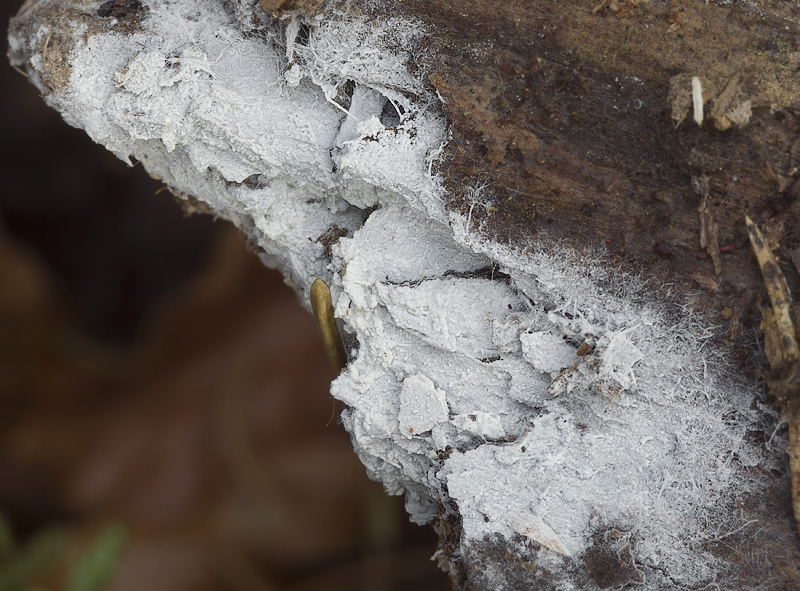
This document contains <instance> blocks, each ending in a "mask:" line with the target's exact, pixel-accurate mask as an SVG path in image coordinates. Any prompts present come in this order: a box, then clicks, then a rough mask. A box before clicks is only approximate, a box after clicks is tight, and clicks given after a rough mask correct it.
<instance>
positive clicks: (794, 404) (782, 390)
mask: <svg viewBox="0 0 800 591" xmlns="http://www.w3.org/2000/svg"><path fill="white" fill-rule="evenodd" d="M790 189H791V190H793V191H795V193H796V191H797V190H798V189H800V183H798V181H795V182H794V183H792V185H791V186H790ZM788 192H789V191H787V193H788ZM745 221H746V223H747V233H748V234H749V236H750V242H751V243H752V245H753V251H754V252H755V254H756V259H757V260H758V265H759V267H761V273H762V275H763V276H764V284H765V285H766V287H767V293H768V294H769V300H770V309H769V310H766V309H763V308H762V310H761V314H762V316H763V317H764V320H763V322H762V323H761V328H762V330H763V331H764V351H765V353H766V356H767V361H769V365H770V368H771V370H772V371H771V375H769V376H768V377H767V384H768V385H769V389H770V393H771V394H772V395H773V397H774V398H775V402H776V403H777V404H778V405H779V406H780V409H781V414H782V415H783V419H784V420H785V421H786V422H787V423H789V474H790V478H791V484H792V510H793V512H794V519H795V522H796V526H797V532H798V533H800V349H798V346H797V338H796V336H795V327H794V323H793V322H792V317H791V304H792V296H791V293H790V292H789V287H788V286H787V285H786V279H784V277H783V273H782V272H781V269H780V267H779V266H778V261H777V260H776V259H775V255H773V254H772V251H771V250H770V248H769V245H768V244H767V241H766V240H764V237H763V236H762V235H761V232H760V231H759V229H758V226H757V225H756V224H755V223H754V222H753V220H751V219H750V218H749V217H745Z"/></svg>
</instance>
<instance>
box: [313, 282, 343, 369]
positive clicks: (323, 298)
mask: <svg viewBox="0 0 800 591" xmlns="http://www.w3.org/2000/svg"><path fill="white" fill-rule="evenodd" d="M311 310H312V311H313V312H314V319H315V320H316V321H317V328H318V329H319V336H320V337H322V346H323V347H324V349H325V354H326V355H327V356H328V359H329V360H330V362H331V365H332V366H333V367H334V369H335V370H336V371H337V373H338V372H341V371H342V370H343V369H344V366H345V365H347V354H346V353H345V350H344V342H343V341H342V335H341V334H340V333H339V326H338V325H337V324H336V318H335V317H334V315H333V303H332V302H331V290H330V289H329V288H328V284H327V283H325V282H324V281H323V280H322V279H317V280H316V281H315V282H314V283H313V285H312V286H311Z"/></svg>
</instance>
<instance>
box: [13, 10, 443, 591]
mask: <svg viewBox="0 0 800 591" xmlns="http://www.w3.org/2000/svg"><path fill="white" fill-rule="evenodd" d="M21 3H22V0H12V1H11V2H10V3H8V2H7V3H3V6H2V7H0V11H2V12H0V16H1V17H2V22H3V23H5V24H6V25H7V23H8V18H9V16H10V14H13V13H14V12H15V11H16V10H17V8H18V7H19V5H21ZM6 25H4V29H5V26H6ZM0 88H2V89H3V90H2V94H1V95H0V97H1V99H0V100H2V101H3V104H2V110H1V115H0V116H1V117H2V124H1V126H0V129H2V136H0V137H1V138H2V144H0V145H1V146H2V159H1V160H0V517H2V519H3V520H4V521H5V522H6V523H7V524H9V526H10V530H11V532H10V534H12V535H13V538H15V540H14V542H13V544H14V547H13V548H12V547H11V546H10V544H11V542H10V541H9V536H8V535H6V536H5V538H4V537H3V535H0V591H6V589H12V588H14V586H15V585H20V584H21V583H20V581H22V580H23V579H24V580H25V581H27V582H26V583H25V585H28V587H25V586H23V587H22V588H30V586H31V585H33V584H34V583H38V584H42V585H44V588H47V589H77V588H81V589H87V590H89V591H90V587H91V586H86V585H84V586H83V587H81V585H80V584H78V583H75V573H74V572H73V570H74V569H73V566H74V564H75V563H77V562H80V560H83V559H82V558H81V557H85V556H86V552H87V551H88V550H87V549H89V550H91V549H92V548H95V547H97V539H98V536H101V534H102V532H103V531H108V529H107V528H108V527H109V524H116V526H115V527H116V529H115V530H114V531H117V532H122V533H121V534H120V536H119V537H118V540H121V542H120V544H119V545H118V547H116V548H117V549H116V550H114V551H109V552H106V554H107V555H108V556H106V562H107V563H108V564H105V563H102V561H101V560H100V559H93V560H94V563H92V564H94V566H93V567H92V568H95V570H96V571H98V572H100V571H102V570H103V568H100V567H101V566H102V567H104V568H105V570H106V571H107V572H108V573H110V574H109V575H108V576H107V577H105V581H106V582H102V581H101V583H98V584H97V586H98V588H107V589H112V590H114V591H122V590H126V591H127V590H139V589H148V590H153V591H167V590H170V591H172V590H176V591H177V590H183V589H192V590H196V589H199V590H205V589H208V590H217V589H219V590H228V589H231V590H234V589H241V590H250V589H253V590H271V589H297V590H299V589H309V590H311V589H321V590H326V589H354V590H359V589H364V590H367V589H370V590H372V589H374V590H393V589H419V590H423V591H424V590H426V589H431V590H434V589H446V588H448V585H447V581H446V577H445V575H444V574H443V573H441V572H440V571H439V570H438V569H437V567H436V566H435V565H434V564H433V563H432V562H430V561H429V558H430V556H431V555H432V554H433V552H434V550H435V544H436V539H435V535H434V534H433V532H432V530H431V529H430V528H420V527H417V526H414V525H412V524H409V523H408V519H407V517H406V515H405V512H404V511H403V508H402V501H401V499H399V498H389V497H386V496H385V495H384V494H383V492H382V488H381V486H380V485H377V484H375V483H372V482H370V481H369V480H368V479H367V478H366V476H365V473H364V469H363V467H362V466H361V464H360V463H359V462H358V460H357V458H356V456H355V454H354V453H353V451H352V449H351V446H350V441H349V437H348V436H347V434H346V433H345V432H344V430H343V428H342V427H341V425H339V423H338V420H337V419H338V412H339V410H340V408H339V407H338V406H337V405H335V404H334V401H333V399H332V398H331V397H330V395H329V393H328V384H329V382H330V380H331V379H332V378H333V377H334V376H333V372H332V370H331V369H330V367H329V366H328V364H327V360H326V358H325V355H324V353H323V352H322V348H321V345H320V343H319V339H318V336H317V333H316V328H315V326H314V323H313V320H312V318H311V316H310V315H309V314H308V313H307V312H306V311H305V310H303V309H302V308H301V307H300V306H299V304H298V303H297V300H296V297H295V295H294V293H293V292H291V291H290V290H289V289H288V288H287V287H285V286H284V285H283V283H282V280H281V277H280V276H279V275H278V274H277V273H276V272H275V271H271V270H268V269H266V268H264V267H263V266H262V265H261V263H260V262H259V261H258V259H257V258H256V257H255V256H254V255H252V254H250V253H248V252H247V251H246V249H245V245H244V241H243V240H242V239H241V237H240V236H238V234H237V233H236V231H235V230H234V229H233V228H232V227H231V226H230V225H229V224H227V223H226V222H222V221H214V220H213V219H212V218H211V217H208V216H192V217H185V216H184V215H183V212H182V210H181V207H180V206H179V205H178V204H177V203H176V202H175V200H174V199H173V198H172V196H171V195H170V194H169V193H168V192H167V191H163V190H161V186H160V185H159V183H157V182H155V181H153V180H151V179H150V178H149V177H148V176H147V175H146V174H145V172H144V171H143V170H142V169H141V167H139V166H137V167H135V168H133V169H131V168H128V167H127V166H125V165H124V164H123V163H122V162H120V161H118V160H116V159H115V158H114V157H113V156H112V155H111V154H110V153H108V152H107V151H106V150H105V149H104V148H102V147H100V146H98V145H95V144H93V143H92V142H91V140H89V138H88V137H87V136H86V135H85V134H84V133H83V132H82V131H79V130H76V129H73V128H70V127H68V126H67V125H66V124H65V123H64V122H63V121H62V120H61V118H60V116H59V115H58V114H57V113H56V112H55V111H53V110H51V109H49V108H48V107H46V106H45V104H44V101H43V100H42V99H41V98H40V97H39V96H38V91H37V90H36V89H35V88H34V87H33V86H32V85H31V84H29V83H28V82H27V81H26V79H25V78H24V77H23V76H22V75H21V74H19V73H17V72H15V71H13V69H12V68H11V67H10V66H9V65H8V63H7V61H6V60H5V59H4V60H2V64H1V65H0ZM51 531H58V532H60V533H59V535H61V538H60V539H61V545H58V546H57V549H56V550H55V551H54V552H53V553H52V554H53V556H54V558H52V557H51V559H49V560H41V561H39V562H40V564H39V563H37V564H36V565H35V567H32V568H27V567H26V568H27V570H26V571H25V573H26V574H24V576H22V575H20V578H18V579H14V578H13V577H9V576H8V573H10V572H11V571H12V570H14V569H17V570H18V571H19V570H20V568H21V567H20V566H19V565H20V563H21V561H22V558H20V557H21V556H28V558H30V556H31V555H32V552H27V554H26V550H25V549H26V548H27V549H30V548H32V547H33V546H34V545H35V544H36V543H37V540H39V541H41V540H42V539H43V537H42V536H43V535H46V534H47V533H48V532H51ZM7 533H9V532H7ZM4 539H5V541H4ZM40 546H41V544H40ZM101 554H102V552H101ZM92 556H94V555H92ZM84 562H85V561H84ZM89 562H91V560H90V561H89ZM101 563H102V564H101ZM98 565H100V566H98ZM23 570H24V569H23ZM4 572H5V573H6V576H5V578H3V573H4ZM20 572H21V571H20ZM101 578H103V577H101ZM15 580H16V582H14V581H15ZM95 582H96V581H95ZM96 583H97V582H96Z"/></svg>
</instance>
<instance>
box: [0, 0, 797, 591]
mask: <svg viewBox="0 0 800 591" xmlns="http://www.w3.org/2000/svg"><path fill="white" fill-rule="evenodd" d="M285 16H286V18H284V20H273V19H272V18H271V17H270V16H269V15H267V14H266V13H265V12H264V11H263V9H262V8H261V6H260V5H256V4H255V3H254V2H245V1H237V2H234V3H221V2H217V1H214V0H171V1H167V0H147V1H144V2H141V3H140V2H120V3H117V4H114V5H113V6H112V7H111V8H109V9H108V10H107V14H105V15H104V16H100V15H98V3H92V2H81V1H77V0H75V1H73V2H59V3H50V2H46V1H44V0H39V1H38V2H29V3H28V4H26V6H25V8H23V10H22V12H21V13H20V15H19V16H18V17H17V19H15V20H14V21H13V22H12V26H11V30H10V56H11V60H12V63H14V64H15V65H17V66H19V67H22V68H25V69H26V71H27V72H28V73H29V74H30V76H31V80H32V81H33V82H34V83H35V84H36V85H37V86H38V87H39V88H40V89H41V90H42V92H43V95H44V97H45V99H46V100H47V101H48V103H49V104H50V105H52V106H53V107H54V108H56V109H58V110H59V111H60V112H61V113H62V114H63V116H64V118H65V119H66V121H67V122H68V123H70V124H71V125H74V126H77V127H81V128H83V129H85V130H86V132H87V133H88V134H89V135H90V136H91V137H92V138H93V139H94V140H95V141H97V142H99V143H102V144H103V145H105V146H106V147H107V148H108V149H109V150H111V151H112V152H114V153H115V154H116V155H117V156H119V157H120V158H121V159H123V160H125V161H128V162H132V161H133V160H134V159H135V160H137V161H139V162H141V163H142V164H143V166H144V167H145V168H146V169H147V170H148V171H149V172H150V173H151V174H152V175H155V176H157V177H159V178H161V179H162V180H163V181H164V182H165V183H166V184H167V185H168V186H169V187H170V188H171V189H172V190H173V192H175V193H176V194H178V195H182V196H192V197H194V198H196V199H198V200H200V201H202V202H204V203H206V204H207V205H208V206H209V207H210V209H211V210H212V211H213V212H214V213H215V215H218V216H220V217H223V218H225V219H228V220H231V221H232V222H233V223H235V224H236V225H237V226H239V227H240V228H241V229H242V230H243V231H244V232H246V233H247V234H248V235H249V236H250V237H251V238H253V239H254V240H255V241H256V242H257V244H258V246H259V247H260V249H261V250H262V259H263V260H264V262H265V263H266V264H268V265H270V266H273V267H276V268H278V269H280V270H281V272H282V273H283V274H284V276H285V277H286V280H287V282H289V283H290V284H291V285H293V286H294V287H295V289H296V290H297V291H298V293H299V294H301V295H302V298H303V301H304V303H305V304H306V305H307V297H306V296H305V294H306V293H307V292H308V288H309V287H310V285H311V283H312V282H313V280H314V279H316V278H317V277H322V278H324V279H325V280H326V282H327V283H328V284H329V285H330V286H331V291H332V295H333V302H334V305H335V312H336V316H337V318H338V319H339V321H340V323H341V327H342V329H343V332H344V334H345V338H346V340H347V341H348V342H349V343H350V347H349V352H348V354H349V364H348V366H347V367H346V368H345V370H344V371H343V372H342V374H341V375H340V376H339V377H338V378H337V380H336V381H335V382H334V383H333V385H332V393H333V395H334V396H335V397H337V398H338V399H340V400H342V401H344V402H345V403H346V404H347V409H346V410H345V411H344V413H343V415H342V420H343V423H344V425H345V426H346V428H347V429H348V430H349V432H350V433H351V435H352V438H353V443H354V447H355V450H356V452H357V453H358V454H359V457H360V458H361V459H362V461H363V462H364V464H365V466H366V468H367V470H368V472H369V474H370V476H371V477H373V478H374V479H376V480H379V481H381V482H383V484H384V485H385V487H386V488H387V491H388V492H389V493H390V494H405V495H406V506H407V508H408V511H409V514H410V516H411V518H412V520H414V521H416V522H418V523H433V524H434V525H436V527H438V528H439V529H440V530H441V532H442V544H441V548H440V549H439V552H438V558H439V561H440V564H441V565H442V567H443V568H445V569H447V570H449V572H450V573H451V575H452V579H453V581H454V584H455V585H456V586H459V587H462V588H475V589H479V588H480V589H503V588H508V589H514V588H520V585H522V586H525V587H533V586H534V585H536V588H543V589H565V590H566V589H598V588H609V587H619V586H623V585H637V586H639V588H642V589H653V590H656V589H667V588H675V589H699V588H704V587H708V586H709V585H711V586H713V585H715V584H720V585H721V583H719V582H720V581H728V582H730V581H736V580H737V577H738V574H737V572H734V570H732V567H731V560H730V556H731V553H734V554H735V555H736V556H737V560H739V561H741V560H743V559H742V558H741V557H742V556H745V555H746V556H748V557H749V558H747V560H750V561H751V562H752V563H753V564H758V565H761V566H759V568H761V570H762V571H763V572H765V573H768V572H769V564H770V560H771V558H772V557H771V555H768V554H767V548H768V547H769V544H767V543H766V541H764V540H763V539H762V538H761V537H760V536H762V535H763V534H761V533H760V532H761V531H762V530H761V529H760V523H761V521H762V520H766V519H767V518H769V519H772V517H769V516H768V511H767V510H765V509H764V505H765V503H767V502H768V500H769V499H771V498H772V495H773V494H774V493H773V488H774V487H776V486H777V485H775V484H774V483H775V477H774V476H772V475H773V474H780V476H779V478H778V482H779V483H780V484H781V485H786V486H787V489H786V490H787V491H788V484H787V483H786V478H785V474H783V473H782V470H783V465H784V460H785V456H784V450H785V448H786V441H785V436H784V435H783V434H782V432H780V431H778V432H777V433H776V434H775V436H774V437H772V438H771V441H770V443H769V445H765V443H764V440H763V438H762V434H763V433H764V432H768V433H772V432H773V431H774V430H775V426H776V424H777V418H776V415H775V413H774V412H772V411H771V410H770V409H769V407H767V406H765V405H762V404H761V401H760V399H759V396H760V394H759V393H760V389H759V388H758V386H757V384H754V383H748V382H747V381H746V380H744V379H743V378H742V377H741V376H739V375H738V374H737V373H736V372H731V371H728V369H727V366H726V351H725V350H723V349H721V348H720V347H719V346H717V345H715V344H713V343H712V341H711V339H712V337H713V336H714V328H712V327H709V326H706V325H705V324H703V323H702V322H700V321H699V320H698V319H696V318H694V317H693V316H692V315H691V313H690V311H688V310H687V309H681V308H680V307H679V306H672V307H670V306H667V305H666V304H665V303H664V302H663V300H660V299H658V298H656V297H655V296H653V295H652V294H651V293H649V292H648V291H647V290H646V289H645V284H644V280H643V278H639V277H636V276H634V275H631V274H622V273H620V272H618V271H614V270H612V269H610V268H609V267H608V265H607V264H606V263H605V262H604V259H603V257H602V253H601V255H594V254H592V255H590V254H587V253H586V252H580V251H577V250H574V249H570V248H566V247H564V246H563V245H559V244H554V243H552V242H539V243H536V242H532V241H528V242H519V243H512V244H507V243H506V244H499V243H497V242H494V241H492V240H487V239H486V238H485V237H484V236H483V235H482V234H481V233H480V232H476V231H475V224H474V223H473V222H474V220H473V218H472V216H473V214H475V216H477V215H478V213H479V212H481V213H482V214H484V215H485V214H486V213H487V211H488V208H489V207H490V204H489V202H488V201H487V197H486V187H484V186H482V185H480V184H477V183H476V184H473V185H471V186H465V187H464V199H467V201H468V203H469V207H468V208H467V210H466V211H465V212H461V213H460V212H457V211H448V210H447V209H446V208H445V205H444V204H445V201H446V199H445V197H446V196H445V193H444V191H445V189H444V188H443V180H442V179H441V178H439V177H438V176H437V175H436V173H435V171H436V167H435V162H436V159H437V158H438V156H439V155H440V153H441V151H442V149H443V147H444V146H445V144H446V142H447V140H448V129H447V122H446V120H445V118H444V116H443V115H442V110H441V104H440V102H439V99H438V98H437V96H436V95H435V94H434V93H433V92H431V91H430V89H429V88H428V86H427V85H426V82H425V80H424V75H423V71H422V70H421V69H420V68H418V67H411V66H412V65H414V64H415V62H414V56H415V55H417V52H419V51H421V44H420V39H421V36H422V35H423V33H424V31H425V30H424V26H423V24H422V23H420V22H417V21H413V20H408V19H403V18H399V17H395V16H386V15H383V16H381V15H380V12H379V11H376V12H373V13H370V16H365V14H364V13H362V12H359V11H358V10H356V8H355V7H354V6H353V5H351V4H350V3H346V2H345V3H331V4H329V5H326V7H325V10H323V11H321V12H318V13H316V14H314V15H309V16H299V15H297V14H294V15H291V17H290V16H289V15H285ZM645 279H646V278H645ZM768 485H772V486H773V488H770V489H768V488H767V487H768ZM777 488H778V489H779V487H777ZM787 494H788V492H787ZM788 528H791V521H790V518H789V521H788ZM787 531H791V530H790V529H787ZM614 557H616V561H615V560H614ZM763 581H765V585H769V584H771V583H769V578H768V576H767V575H765V576H764V578H763ZM722 586H723V587H724V586H725V585H722ZM763 588H765V589H766V588H776V589H777V588H780V587H777V586H774V587H770V586H765V587H763Z"/></svg>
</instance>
